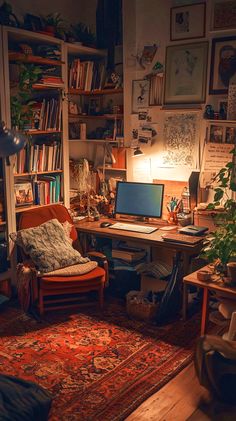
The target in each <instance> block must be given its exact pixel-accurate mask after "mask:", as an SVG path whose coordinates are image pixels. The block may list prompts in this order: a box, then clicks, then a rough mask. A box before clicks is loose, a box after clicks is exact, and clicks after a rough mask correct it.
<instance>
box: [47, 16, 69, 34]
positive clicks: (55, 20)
mask: <svg viewBox="0 0 236 421" xmlns="http://www.w3.org/2000/svg"><path fill="white" fill-rule="evenodd" d="M42 20H43V23H44V32H47V33H48V34H49V35H51V36H55V35H56V34H57V32H59V33H60V32H61V30H62V25H63V22H64V21H63V19H62V17H61V14H60V13H49V14H48V15H47V16H45V17H43V18H42Z"/></svg>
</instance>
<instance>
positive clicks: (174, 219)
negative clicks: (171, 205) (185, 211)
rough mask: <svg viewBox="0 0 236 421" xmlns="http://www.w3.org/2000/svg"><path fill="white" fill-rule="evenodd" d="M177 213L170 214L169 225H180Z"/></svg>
mask: <svg viewBox="0 0 236 421" xmlns="http://www.w3.org/2000/svg"><path fill="white" fill-rule="evenodd" d="M177 213H178V212H177V211H170V212H169V213H168V224H170V225H177V224H178V216H177Z"/></svg>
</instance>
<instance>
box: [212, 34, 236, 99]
mask: <svg viewBox="0 0 236 421" xmlns="http://www.w3.org/2000/svg"><path fill="white" fill-rule="evenodd" d="M235 63H236V37H235V36H232V37H224V38H213V40H212V48H211V69H210V86H209V94H211V95H214V94H215V95H221V94H223V95H224V94H227V93H228V87H229V82H230V79H231V78H232V77H233V76H234V75H235V73H236V66H235Z"/></svg>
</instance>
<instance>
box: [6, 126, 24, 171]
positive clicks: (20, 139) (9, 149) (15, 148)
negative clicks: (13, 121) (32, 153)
mask: <svg viewBox="0 0 236 421" xmlns="http://www.w3.org/2000/svg"><path fill="white" fill-rule="evenodd" d="M25 141H26V137H25V136H24V135H22V134H21V133H19V132H17V131H16V130H11V129H7V128H6V126H5V123H4V122H3V121H2V122H0V158H6V163H7V165H10V161H9V156H10V155H14V154H15V153H17V152H19V151H20V150H21V149H22V148H23V147H24V145H25Z"/></svg>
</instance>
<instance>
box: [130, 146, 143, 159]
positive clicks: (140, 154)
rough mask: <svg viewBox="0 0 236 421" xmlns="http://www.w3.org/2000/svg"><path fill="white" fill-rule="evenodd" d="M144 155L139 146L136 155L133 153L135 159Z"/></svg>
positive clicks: (135, 151)
mask: <svg viewBox="0 0 236 421" xmlns="http://www.w3.org/2000/svg"><path fill="white" fill-rule="evenodd" d="M142 155H144V153H143V151H142V150H141V149H140V147H139V146H137V148H135V150H134V153H133V156H132V157H133V158H137V157H138V156H142Z"/></svg>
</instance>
